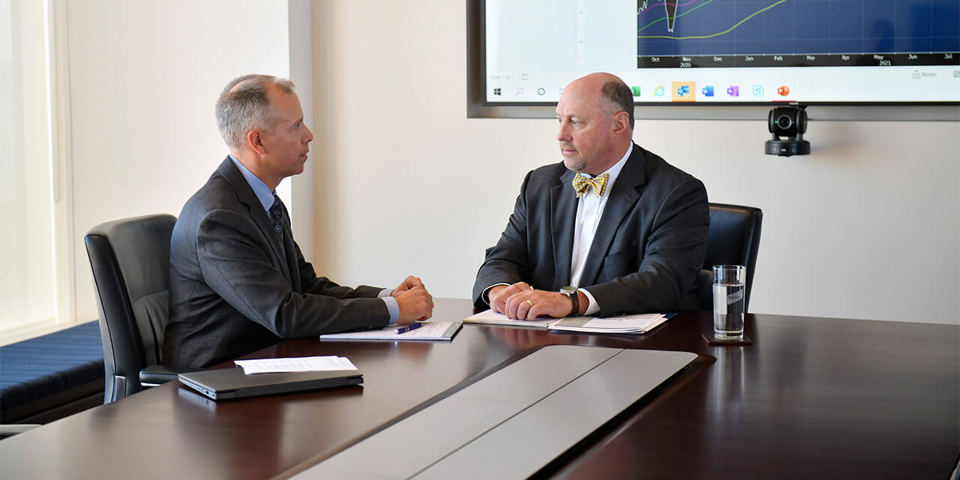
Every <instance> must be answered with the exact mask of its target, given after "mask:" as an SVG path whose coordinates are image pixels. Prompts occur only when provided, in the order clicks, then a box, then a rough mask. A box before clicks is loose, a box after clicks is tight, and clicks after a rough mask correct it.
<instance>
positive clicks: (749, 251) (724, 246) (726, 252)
mask: <svg viewBox="0 0 960 480" xmlns="http://www.w3.org/2000/svg"><path fill="white" fill-rule="evenodd" d="M762 222H763V211H761V210H760V209H759V208H753V207H744V206H740V205H725V204H722V203H711V204H710V233H709V236H708V238H707V255H706V257H705V258H704V259H703V270H701V271H700V273H699V274H698V275H697V302H698V303H699V304H700V310H709V311H712V310H713V286H712V285H713V266H714V265H743V266H745V267H747V281H746V285H745V288H746V292H745V293H744V297H743V310H744V312H746V311H748V308H749V307H750V291H751V290H752V288H753V274H754V272H756V269H757V251H758V250H759V249H760V225H761V223H762Z"/></svg>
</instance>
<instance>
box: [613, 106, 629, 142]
mask: <svg viewBox="0 0 960 480" xmlns="http://www.w3.org/2000/svg"><path fill="white" fill-rule="evenodd" d="M624 129H627V130H629V129H630V115H629V114H627V112H624V111H622V110H621V111H619V112H617V113H616V114H614V115H613V133H614V134H617V135H619V134H621V133H623V131H624ZM631 136H632V135H631Z"/></svg>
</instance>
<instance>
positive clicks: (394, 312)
mask: <svg viewBox="0 0 960 480" xmlns="http://www.w3.org/2000/svg"><path fill="white" fill-rule="evenodd" d="M379 298H380V300H383V303H385V304H386V305H387V311H388V312H390V322H388V323H387V325H393V324H394V323H397V320H400V304H399V303H397V299H396V298H393V297H391V296H389V295H387V296H383V295H381V296H380V297H379Z"/></svg>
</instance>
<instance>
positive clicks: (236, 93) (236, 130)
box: [216, 74, 294, 150]
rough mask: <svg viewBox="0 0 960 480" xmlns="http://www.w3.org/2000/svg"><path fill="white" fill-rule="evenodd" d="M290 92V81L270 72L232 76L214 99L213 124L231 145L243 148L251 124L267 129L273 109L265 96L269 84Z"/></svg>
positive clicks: (237, 148)
mask: <svg viewBox="0 0 960 480" xmlns="http://www.w3.org/2000/svg"><path fill="white" fill-rule="evenodd" d="M271 85H272V86H276V87H277V88H279V89H280V91H282V92H284V93H293V88H294V87H293V82H291V81H290V80H287V79H285V78H277V77H274V76H272V75H259V74H250V75H243V76H240V77H237V78H234V79H233V80H231V81H230V83H228V84H227V86H226V87H224V88H223V92H221V93H220V98H219V99H217V107H216V113H217V127H219V128H220V135H221V136H223V141H225V142H227V146H228V147H230V148H231V149H236V150H240V149H242V148H243V142H244V137H246V135H247V131H249V130H250V129H252V128H262V129H264V130H269V129H270V127H272V126H273V122H272V120H273V117H274V110H273V106H272V105H270V99H269V98H268V97H267V90H268V88H269V87H270V86H271Z"/></svg>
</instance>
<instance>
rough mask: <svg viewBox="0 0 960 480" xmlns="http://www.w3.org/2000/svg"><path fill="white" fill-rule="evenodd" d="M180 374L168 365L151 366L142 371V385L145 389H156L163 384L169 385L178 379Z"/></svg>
mask: <svg viewBox="0 0 960 480" xmlns="http://www.w3.org/2000/svg"><path fill="white" fill-rule="evenodd" d="M178 373H180V372H178V371H177V370H174V369H172V368H170V367H167V366H166V365H150V366H149V367H147V368H144V369H143V370H140V384H141V385H143V386H145V387H155V386H157V385H160V384H162V383H167V382H169V381H171V380H176V379H177V374H178Z"/></svg>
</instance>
